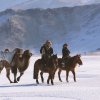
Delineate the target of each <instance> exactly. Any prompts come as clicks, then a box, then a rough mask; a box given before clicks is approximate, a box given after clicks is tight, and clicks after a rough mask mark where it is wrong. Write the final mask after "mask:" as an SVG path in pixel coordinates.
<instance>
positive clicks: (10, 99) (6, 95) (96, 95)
mask: <svg viewBox="0 0 100 100" xmlns="http://www.w3.org/2000/svg"><path fill="white" fill-rule="evenodd" d="M36 59H37V57H32V58H31V62H30V66H29V68H28V69H27V70H26V72H25V74H24V75H23V77H22V79H21V81H20V82H19V83H16V84H14V83H13V84H10V83H9V81H8V80H7V78H6V76H5V74H6V72H5V70H3V71H2V73H1V75H0V100H40V99H42V100H55V99H56V100H100V56H83V57H82V61H83V65H82V66H80V67H77V69H76V72H77V74H76V76H77V82H76V83H75V82H74V81H73V77H72V73H70V77H69V83H67V82H66V80H65V72H64V71H63V72H62V74H61V77H62V79H63V82H62V83H61V82H59V80H58V77H57V73H56V78H55V80H54V83H55V85H53V86H52V85H47V84H46V79H47V74H44V77H45V83H44V84H43V83H41V81H40V84H39V85H37V84H36V82H35V80H33V64H34V61H35V60H36ZM11 78H13V77H12V74H11Z"/></svg>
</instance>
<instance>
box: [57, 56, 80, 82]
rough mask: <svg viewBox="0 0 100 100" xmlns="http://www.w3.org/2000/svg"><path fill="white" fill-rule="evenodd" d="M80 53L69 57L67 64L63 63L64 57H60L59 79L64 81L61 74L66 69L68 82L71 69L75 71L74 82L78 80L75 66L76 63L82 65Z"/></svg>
mask: <svg viewBox="0 0 100 100" xmlns="http://www.w3.org/2000/svg"><path fill="white" fill-rule="evenodd" d="M80 57H81V56H80V55H76V56H73V57H71V58H69V60H68V61H67V62H66V64H65V66H63V65H62V58H59V59H58V69H59V70H58V77H59V80H60V81H61V82H62V80H61V77H60V74H61V71H62V70H65V71H66V81H67V82H68V76H69V71H71V72H72V73H73V76H74V77H73V78H74V82H76V75H75V68H76V65H77V64H79V65H82V60H81V59H80Z"/></svg>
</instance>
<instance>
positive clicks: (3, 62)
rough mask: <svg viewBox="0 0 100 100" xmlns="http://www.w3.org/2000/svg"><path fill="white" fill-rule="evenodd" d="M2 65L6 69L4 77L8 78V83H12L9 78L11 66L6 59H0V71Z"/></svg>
mask: <svg viewBox="0 0 100 100" xmlns="http://www.w3.org/2000/svg"><path fill="white" fill-rule="evenodd" d="M4 67H5V69H6V77H7V78H8V80H9V81H10V83H13V82H12V81H11V79H10V70H11V66H10V64H9V62H8V61H6V60H1V61H0V73H1V71H2V70H3V69H4Z"/></svg>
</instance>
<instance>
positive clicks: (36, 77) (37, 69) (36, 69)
mask: <svg viewBox="0 0 100 100" xmlns="http://www.w3.org/2000/svg"><path fill="white" fill-rule="evenodd" d="M38 73H39V68H38V66H36V65H34V73H33V78H34V79H36V83H37V84H39V81H38Z"/></svg>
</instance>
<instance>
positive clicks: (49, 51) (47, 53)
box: [40, 40, 53, 66]
mask: <svg viewBox="0 0 100 100" xmlns="http://www.w3.org/2000/svg"><path fill="white" fill-rule="evenodd" d="M51 45H52V43H51V41H49V40H47V41H46V43H45V44H43V46H42V47H41V49H40V53H41V55H42V63H43V65H44V66H46V65H47V64H48V62H49V59H50V58H51V56H52V55H53V48H52V47H51Z"/></svg>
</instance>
